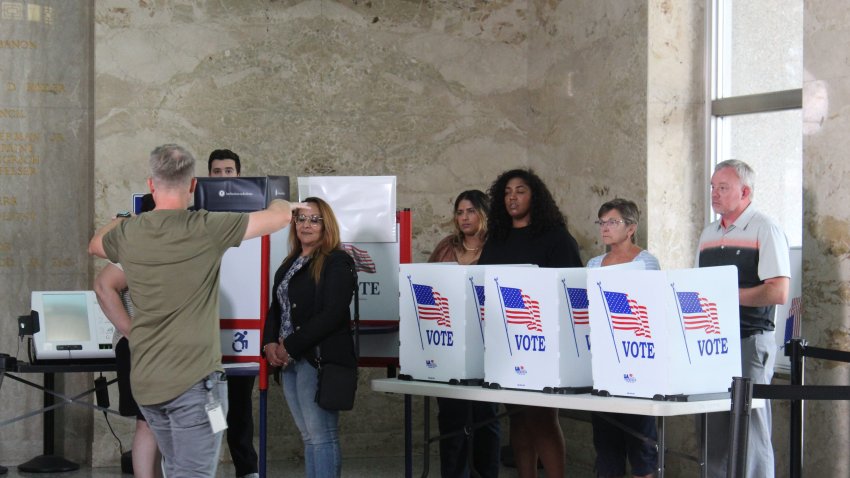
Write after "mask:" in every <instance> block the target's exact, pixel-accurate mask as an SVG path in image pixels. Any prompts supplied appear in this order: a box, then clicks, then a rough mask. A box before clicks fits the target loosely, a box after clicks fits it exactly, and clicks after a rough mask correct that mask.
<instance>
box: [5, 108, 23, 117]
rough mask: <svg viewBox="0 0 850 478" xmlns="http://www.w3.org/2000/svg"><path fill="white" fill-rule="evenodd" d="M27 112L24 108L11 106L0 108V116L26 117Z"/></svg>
mask: <svg viewBox="0 0 850 478" xmlns="http://www.w3.org/2000/svg"><path fill="white" fill-rule="evenodd" d="M26 117H27V114H26V112H25V111H24V110H19V109H13V108H0V118H26Z"/></svg>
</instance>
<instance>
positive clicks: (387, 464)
mask: <svg viewBox="0 0 850 478" xmlns="http://www.w3.org/2000/svg"><path fill="white" fill-rule="evenodd" d="M6 466H7V467H8V468H9V472H8V474H6V475H0V476H2V477H3V478H12V477H15V478H18V477H42V478H107V477H115V476H131V475H121V469H120V468H95V469H91V468H83V469H80V470H79V471H74V472H70V473H51V474H32V473H20V472H18V470H17V469H16V468H15V467H13V466H9V465H8V464H6ZM303 466H304V465H303V464H302V463H295V462H291V461H272V462H269V464H268V473H267V474H268V476H269V478H277V477H287V478H289V477H291V478H301V477H303V476H304V469H303ZM439 466H440V463H439V460H438V459H437V458H436V457H435V458H434V459H433V460H432V461H431V464H430V473H429V476H433V477H439V476H440V473H439V472H440V469H439ZM413 470H414V471H413V474H414V476H421V475H422V470H423V468H422V457H421V456H417V457H416V459H415V460H414V468H413ZM342 476H344V477H352V478H367V477H368V478H390V477H392V478H398V477H403V476H404V457H392V458H385V457H382V458H351V459H346V460H345V461H344V462H343V465H342ZM500 476H501V477H503V478H513V477H516V476H517V475H516V471H515V470H513V469H509V468H503V470H502V473H500ZM232 477H233V467H232V466H231V465H230V464H222V466H220V467H219V469H218V473H217V474H216V478H232Z"/></svg>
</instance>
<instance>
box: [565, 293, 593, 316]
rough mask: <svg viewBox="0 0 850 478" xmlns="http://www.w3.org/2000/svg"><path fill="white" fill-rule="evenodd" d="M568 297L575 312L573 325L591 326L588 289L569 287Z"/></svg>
mask: <svg viewBox="0 0 850 478" xmlns="http://www.w3.org/2000/svg"><path fill="white" fill-rule="evenodd" d="M567 296H569V299H570V307H571V308H572V310H573V323H574V324H575V325H589V324H590V313H588V311H587V307H588V302H587V289H577V288H576V289H574V288H572V287H567Z"/></svg>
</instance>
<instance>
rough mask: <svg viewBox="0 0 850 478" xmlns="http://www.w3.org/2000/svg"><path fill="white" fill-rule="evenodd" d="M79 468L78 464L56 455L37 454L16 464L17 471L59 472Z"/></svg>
mask: <svg viewBox="0 0 850 478" xmlns="http://www.w3.org/2000/svg"><path fill="white" fill-rule="evenodd" d="M79 469H80V465H78V464H76V463H74V462H73V461H70V460H66V459H65V458H64V457H61V456H56V455H39V456H37V457H35V458H33V459H32V460H30V461H28V462H26V463H21V464H20V465H18V471H23V472H25V473H61V472H63V471H76V470H79Z"/></svg>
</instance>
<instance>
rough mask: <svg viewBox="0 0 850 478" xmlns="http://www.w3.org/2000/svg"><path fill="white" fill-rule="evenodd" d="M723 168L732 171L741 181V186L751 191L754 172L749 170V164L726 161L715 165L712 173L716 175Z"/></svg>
mask: <svg viewBox="0 0 850 478" xmlns="http://www.w3.org/2000/svg"><path fill="white" fill-rule="evenodd" d="M723 168H732V169H734V170H735V173H736V174H737V175H738V179H740V180H741V185H743V186H746V187H748V188H750V190H751V191H752V189H753V185H754V183H755V181H756V172H755V171H753V168H751V167H750V165H749V164H747V163H745V162H743V161H741V160H738V159H727V160H726V161H721V162H719V163H717V166H715V167H714V172H715V173H716V172H717V171H720V170H721V169H723Z"/></svg>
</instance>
